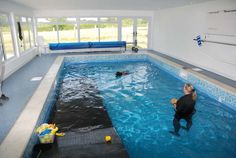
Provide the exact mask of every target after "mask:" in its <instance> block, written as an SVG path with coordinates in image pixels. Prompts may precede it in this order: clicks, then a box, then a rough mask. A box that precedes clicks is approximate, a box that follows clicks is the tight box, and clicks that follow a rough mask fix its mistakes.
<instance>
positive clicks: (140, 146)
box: [61, 60, 236, 158]
mask: <svg viewBox="0 0 236 158" xmlns="http://www.w3.org/2000/svg"><path fill="white" fill-rule="evenodd" d="M117 71H128V72H129V75H126V76H122V77H116V76H115V73H116V72H117ZM61 75H62V78H63V80H64V81H70V82H68V84H67V86H68V89H70V90H71V91H66V94H65V95H63V97H66V98H64V100H67V101H68V102H71V104H70V105H67V107H68V108H70V110H71V111H73V110H75V108H78V107H76V106H74V105H75V103H76V100H78V98H83V97H86V95H88V94H82V93H78V90H83V87H80V86H77V85H78V84H79V85H81V80H82V82H83V83H86V84H88V83H92V85H93V87H96V89H97V91H96V94H95V96H99V97H101V98H102V102H103V104H104V105H105V108H106V109H107V111H108V115H109V117H110V119H111V121H112V124H113V126H114V127H115V129H116V131H117V133H118V135H119V136H120V138H121V140H122V142H123V144H124V146H125V148H126V149H127V151H128V153H129V155H130V157H132V158H150V157H166V158H167V157H171V158H173V157H176V158H178V157H182V158H190V157H191V158H198V157H202V158H211V157H214V158H222V157H224V158H233V157H235V156H236V121H235V120H236V112H235V111H234V110H232V109H230V108H228V107H227V106H226V105H224V104H223V103H220V102H218V101H216V100H215V99H212V97H210V96H209V95H207V94H205V93H203V92H202V91H201V90H199V89H197V93H198V99H197V104H196V110H197V112H196V114H195V115H194V117H193V126H192V128H191V130H190V131H189V132H187V131H185V130H183V129H181V130H180V135H181V136H180V137H175V136H173V135H171V134H170V133H169V130H173V125H172V120H173V115H174V110H173V108H172V106H171V105H170V103H169V101H170V99H171V98H174V97H176V98H179V97H181V96H182V95H183V92H182V88H183V85H184V81H182V80H180V79H179V78H176V77H174V76H173V75H171V74H170V73H169V72H167V71H164V69H162V68H161V67H159V66H157V65H156V64H155V63H153V62H150V61H148V60H137V61H123V62H119V61H116V62H97V63H96V62H89V63H86V62H85V63H81V62H75V61H73V60H72V62H69V61H65V63H64V67H63V69H62V73H61ZM73 101H74V102H73ZM88 104H89V103H88ZM73 108H74V109H73ZM97 108H99V107H97ZM75 111H76V110H75ZM95 117H96V116H95ZM92 119H94V120H96V118H92ZM73 123H75V124H76V120H74V122H72V124H73ZM181 124H182V125H185V122H184V121H182V122H181Z"/></svg>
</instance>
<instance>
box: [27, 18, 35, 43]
mask: <svg viewBox="0 0 236 158" xmlns="http://www.w3.org/2000/svg"><path fill="white" fill-rule="evenodd" d="M28 23H29V33H30V45H31V47H33V46H35V41H34V40H35V37H34V29H33V21H32V18H28Z"/></svg>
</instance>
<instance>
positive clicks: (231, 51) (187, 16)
mask: <svg viewBox="0 0 236 158" xmlns="http://www.w3.org/2000/svg"><path fill="white" fill-rule="evenodd" d="M224 9H226V10H227V9H236V1H235V0H224V1H220V0H218V1H210V2H205V3H201V4H196V5H189V6H184V7H178V8H172V9H166V10H161V11H156V12H155V13H154V24H153V49H154V50H155V51H159V52H161V53H163V54H167V55H169V56H172V57H175V58H177V59H180V60H183V61H186V62H188V63H190V64H193V65H195V66H199V67H201V68H204V69H207V70H209V71H212V72H215V73H217V74H220V75H223V76H225V77H227V78H230V79H233V80H236V46H226V45H221V44H213V43H204V44H203V46H202V47H198V45H197V44H196V41H193V39H194V38H195V37H196V36H197V35H204V33H206V32H207V29H208V28H207V25H208V22H207V14H208V12H210V11H217V10H224ZM234 20H236V19H234ZM235 29H236V28H235Z"/></svg>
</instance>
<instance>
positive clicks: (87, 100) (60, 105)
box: [50, 77, 112, 132]
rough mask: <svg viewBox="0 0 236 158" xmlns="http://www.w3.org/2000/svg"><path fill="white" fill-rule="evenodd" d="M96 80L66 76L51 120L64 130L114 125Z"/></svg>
mask: <svg viewBox="0 0 236 158" xmlns="http://www.w3.org/2000/svg"><path fill="white" fill-rule="evenodd" d="M94 83H95V82H94V81H93V80H92V79H90V78H85V77H76V78H73V77H72V78H70V77H68V78H66V79H64V80H63V82H62V84H61V89H60V92H59V98H58V101H57V102H56V105H55V109H54V111H53V115H52V119H51V121H50V122H52V123H55V124H56V125H57V126H58V127H59V129H60V130H61V131H62V132H66V131H73V130H78V129H79V130H80V128H83V127H84V129H87V130H88V131H89V130H93V129H94V128H109V127H112V123H111V120H110V118H109V116H108V114H107V111H106V109H105V107H104V106H103V102H102V98H101V97H100V95H99V91H98V90H97V87H96V85H95V84H94Z"/></svg>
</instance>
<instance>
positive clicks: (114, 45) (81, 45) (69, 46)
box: [49, 41, 126, 51]
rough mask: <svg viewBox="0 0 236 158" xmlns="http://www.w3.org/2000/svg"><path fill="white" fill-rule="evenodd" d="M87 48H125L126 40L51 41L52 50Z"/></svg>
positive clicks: (50, 47)
mask: <svg viewBox="0 0 236 158" xmlns="http://www.w3.org/2000/svg"><path fill="white" fill-rule="evenodd" d="M86 48H125V51H126V42H125V41H109V42H71V43H49V49H50V50H68V49H86Z"/></svg>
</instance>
